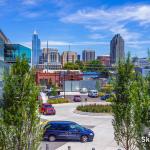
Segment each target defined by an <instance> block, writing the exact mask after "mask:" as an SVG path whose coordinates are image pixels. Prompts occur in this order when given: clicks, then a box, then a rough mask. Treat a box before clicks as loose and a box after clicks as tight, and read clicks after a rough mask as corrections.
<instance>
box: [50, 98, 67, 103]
mask: <svg viewBox="0 0 150 150" xmlns="http://www.w3.org/2000/svg"><path fill="white" fill-rule="evenodd" d="M68 102H69V101H68V100H67V99H64V98H58V99H49V100H48V103H50V104H61V103H68Z"/></svg>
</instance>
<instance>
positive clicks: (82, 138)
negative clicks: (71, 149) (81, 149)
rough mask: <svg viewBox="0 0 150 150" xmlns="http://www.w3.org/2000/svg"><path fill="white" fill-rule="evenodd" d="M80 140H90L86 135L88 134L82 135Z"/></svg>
mask: <svg viewBox="0 0 150 150" xmlns="http://www.w3.org/2000/svg"><path fill="white" fill-rule="evenodd" d="M80 141H81V142H83V143H85V142H87V141H88V136H86V135H83V136H81V139H80Z"/></svg>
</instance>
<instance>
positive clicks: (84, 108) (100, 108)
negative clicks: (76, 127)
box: [76, 104, 112, 113]
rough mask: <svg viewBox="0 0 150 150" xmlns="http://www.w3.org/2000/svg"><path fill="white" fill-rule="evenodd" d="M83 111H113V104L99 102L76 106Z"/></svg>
mask: <svg viewBox="0 0 150 150" xmlns="http://www.w3.org/2000/svg"><path fill="white" fill-rule="evenodd" d="M76 109H77V110H79V111H82V112H92V113H111V112H112V107H111V105H98V104H91V105H81V106H78V107H77V108H76Z"/></svg>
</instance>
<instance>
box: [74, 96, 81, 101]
mask: <svg viewBox="0 0 150 150" xmlns="http://www.w3.org/2000/svg"><path fill="white" fill-rule="evenodd" d="M73 101H74V102H81V101H82V99H81V96H80V95H75V96H74V98H73Z"/></svg>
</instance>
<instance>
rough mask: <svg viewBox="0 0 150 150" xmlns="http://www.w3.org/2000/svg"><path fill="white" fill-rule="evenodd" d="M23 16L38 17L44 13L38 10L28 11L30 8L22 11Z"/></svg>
mask: <svg viewBox="0 0 150 150" xmlns="http://www.w3.org/2000/svg"><path fill="white" fill-rule="evenodd" d="M20 14H21V15H22V16H23V17H26V18H37V17H39V16H41V15H42V12H40V11H39V12H38V11H37V12H36V11H28V10H24V11H22V12H21V13H20Z"/></svg>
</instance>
